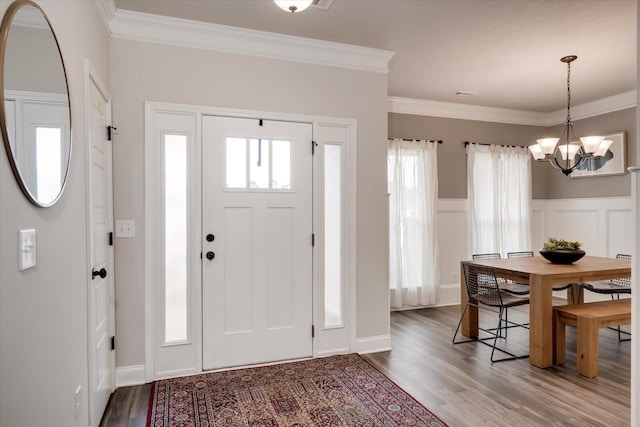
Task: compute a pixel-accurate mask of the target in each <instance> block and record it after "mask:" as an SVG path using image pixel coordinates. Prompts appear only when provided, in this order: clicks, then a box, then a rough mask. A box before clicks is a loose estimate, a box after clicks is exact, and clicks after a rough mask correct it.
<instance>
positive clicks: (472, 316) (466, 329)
mask: <svg viewBox="0 0 640 427" xmlns="http://www.w3.org/2000/svg"><path fill="white" fill-rule="evenodd" d="M468 299H469V296H468V295H467V284H466V283H465V281H464V269H463V268H462V263H460V313H461V314H462V311H464V307H465V306H466V305H467V300H468ZM462 335H464V336H465V337H469V338H475V337H477V336H478V308H477V307H474V306H472V305H470V306H469V307H468V308H467V312H466V313H465V315H464V318H463V319H462Z"/></svg>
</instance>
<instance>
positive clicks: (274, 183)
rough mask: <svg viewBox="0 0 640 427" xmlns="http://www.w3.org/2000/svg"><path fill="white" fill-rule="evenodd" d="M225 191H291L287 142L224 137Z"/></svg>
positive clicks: (289, 157)
mask: <svg viewBox="0 0 640 427" xmlns="http://www.w3.org/2000/svg"><path fill="white" fill-rule="evenodd" d="M225 150H226V162H225V167H226V184H225V185H226V188H228V189H251V190H290V189H291V142H290V141H284V140H269V139H257V138H238V137H228V138H227V139H226V143H225Z"/></svg>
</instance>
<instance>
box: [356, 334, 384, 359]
mask: <svg viewBox="0 0 640 427" xmlns="http://www.w3.org/2000/svg"><path fill="white" fill-rule="evenodd" d="M389 350H391V335H378V336H376V337H367V338H358V339H357V340H356V352H357V353H359V354H367V353H377V352H379V351H389Z"/></svg>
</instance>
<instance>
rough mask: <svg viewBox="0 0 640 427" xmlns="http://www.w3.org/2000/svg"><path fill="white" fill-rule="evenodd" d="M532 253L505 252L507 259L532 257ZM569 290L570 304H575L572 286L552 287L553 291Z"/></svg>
mask: <svg viewBox="0 0 640 427" xmlns="http://www.w3.org/2000/svg"><path fill="white" fill-rule="evenodd" d="M532 256H533V251H521V252H507V258H525V257H532ZM567 289H569V290H571V304H573V303H575V302H576V296H575V295H574V294H573V285H572V284H571V283H569V284H564V285H553V290H554V291H566V290H567Z"/></svg>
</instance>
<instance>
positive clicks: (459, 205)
mask: <svg viewBox="0 0 640 427" xmlns="http://www.w3.org/2000/svg"><path fill="white" fill-rule="evenodd" d="M467 210H468V208H467V200H466V199H440V200H439V201H438V246H439V252H440V284H441V286H440V294H439V300H438V304H437V305H438V306H442V305H451V304H460V261H461V260H465V259H469V258H471V248H470V243H469V232H468V226H469V225H468V224H469V221H468V214H467Z"/></svg>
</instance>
